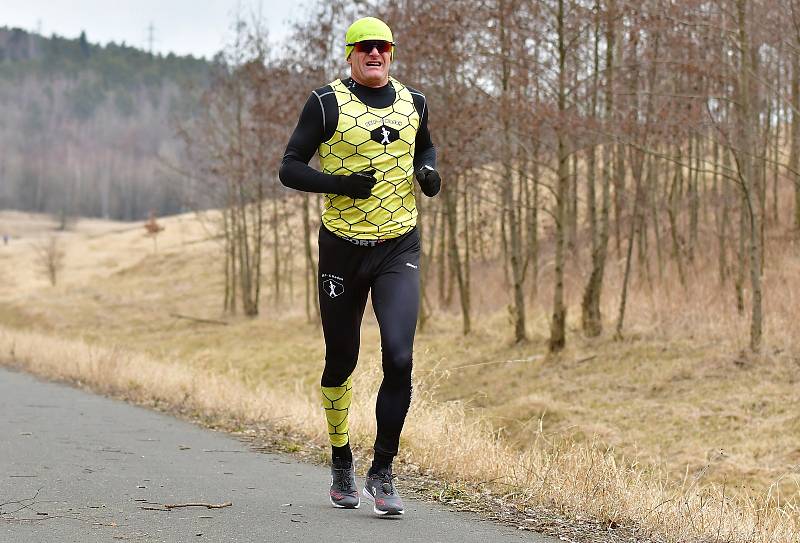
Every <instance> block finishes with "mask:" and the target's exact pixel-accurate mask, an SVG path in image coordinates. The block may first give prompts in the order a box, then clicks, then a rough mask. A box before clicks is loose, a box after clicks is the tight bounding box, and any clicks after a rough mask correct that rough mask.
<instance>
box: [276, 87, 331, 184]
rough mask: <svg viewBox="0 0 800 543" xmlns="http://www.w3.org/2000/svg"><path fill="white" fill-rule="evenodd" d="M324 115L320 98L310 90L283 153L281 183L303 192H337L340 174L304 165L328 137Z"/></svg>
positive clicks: (279, 173)
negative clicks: (319, 170)
mask: <svg viewBox="0 0 800 543" xmlns="http://www.w3.org/2000/svg"><path fill="white" fill-rule="evenodd" d="M324 115H325V112H324V110H323V107H322V99H321V98H320V97H319V96H318V94H315V93H312V94H311V95H310V96H309V97H308V100H306V104H305V106H303V111H302V113H300V120H298V121H297V126H296V127H295V129H294V132H293V133H292V137H290V138H289V143H288V145H287V146H286V151H285V152H284V153H283V161H282V162H281V168H280V171H279V172H278V177H280V180H281V183H283V184H284V185H285V186H287V187H289V188H292V189H296V190H302V191H305V192H321V193H335V194H338V193H339V190H340V180H339V177H340V176H337V175H330V174H327V173H323V172H318V171H317V170H315V169H314V168H312V167H311V166H309V165H308V162H309V161H310V160H311V157H313V156H314V153H316V152H317V148H318V147H319V144H320V143H322V142H323V141H326V139H329V138H330V136H329V137H328V138H325V128H326V126H325V123H324V118H325V117H324ZM334 129H335V127H334Z"/></svg>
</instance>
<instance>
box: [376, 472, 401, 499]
mask: <svg viewBox="0 0 800 543" xmlns="http://www.w3.org/2000/svg"><path fill="white" fill-rule="evenodd" d="M375 475H376V477H377V478H378V480H380V482H381V488H382V489H383V491H384V492H385V493H386V494H388V495H390V496H392V495H394V483H393V482H392V480H393V479H394V478H395V477H396V476H395V475H394V474H393V473H392V472H391V471H388V470H387V471H379V472H378V473H376V474H375Z"/></svg>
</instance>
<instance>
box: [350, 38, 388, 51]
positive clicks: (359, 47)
mask: <svg viewBox="0 0 800 543" xmlns="http://www.w3.org/2000/svg"><path fill="white" fill-rule="evenodd" d="M345 45H347V46H348V47H353V48H354V49H355V50H356V51H357V52H359V53H367V54H370V53H372V50H373V49H377V50H378V53H380V54H383V53H391V52H392V47H394V43H392V42H390V41H383V40H367V41H357V42H355V43H346V44H345Z"/></svg>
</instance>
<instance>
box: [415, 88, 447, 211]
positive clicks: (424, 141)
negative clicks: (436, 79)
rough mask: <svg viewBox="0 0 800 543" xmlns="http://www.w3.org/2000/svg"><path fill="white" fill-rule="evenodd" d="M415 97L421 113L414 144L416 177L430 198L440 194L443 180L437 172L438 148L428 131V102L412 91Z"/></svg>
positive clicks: (423, 191)
mask: <svg viewBox="0 0 800 543" xmlns="http://www.w3.org/2000/svg"><path fill="white" fill-rule="evenodd" d="M410 92H411V95H412V96H413V97H414V107H415V108H416V109H417V113H419V119H420V121H419V129H417V138H416V140H415V143H414V176H415V177H416V178H417V182H418V183H419V187H420V188H421V189H422V193H423V194H425V196H428V197H429V198H432V197H433V196H436V195H437V194H439V190H440V189H441V187H442V178H441V177H440V176H439V172H437V171H436V148H435V147H434V146H433V142H432V141H431V134H430V132H429V131H428V102H427V100H426V99H425V95H423V94H422V93H421V92H418V91H415V90H410Z"/></svg>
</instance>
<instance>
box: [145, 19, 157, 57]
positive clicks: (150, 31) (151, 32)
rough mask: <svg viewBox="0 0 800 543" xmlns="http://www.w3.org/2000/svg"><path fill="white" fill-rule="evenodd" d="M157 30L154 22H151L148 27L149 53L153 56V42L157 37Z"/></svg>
mask: <svg viewBox="0 0 800 543" xmlns="http://www.w3.org/2000/svg"><path fill="white" fill-rule="evenodd" d="M155 31H156V28H155V26H153V21H150V24H149V25H148V27H147V52H148V53H150V54H151V55H152V54H153V41H154V36H155Z"/></svg>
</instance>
